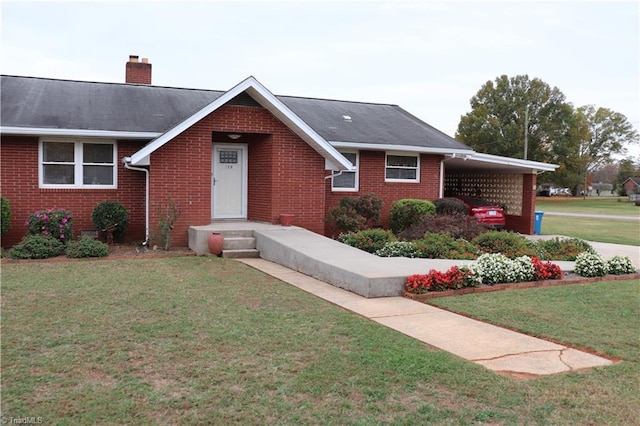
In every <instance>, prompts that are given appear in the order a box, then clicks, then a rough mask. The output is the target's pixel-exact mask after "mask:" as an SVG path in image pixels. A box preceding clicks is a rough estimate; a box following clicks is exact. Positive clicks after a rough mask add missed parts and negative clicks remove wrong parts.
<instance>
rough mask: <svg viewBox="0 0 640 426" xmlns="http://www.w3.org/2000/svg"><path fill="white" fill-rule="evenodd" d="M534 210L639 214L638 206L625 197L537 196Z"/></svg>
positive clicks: (622, 214) (623, 214)
mask: <svg viewBox="0 0 640 426" xmlns="http://www.w3.org/2000/svg"><path fill="white" fill-rule="evenodd" d="M536 210H542V211H546V212H558V213H583V214H606V215H615V216H640V207H637V206H636V205H635V204H634V203H630V202H629V200H628V198H627V197H587V198H586V199H582V197H537V198H536Z"/></svg>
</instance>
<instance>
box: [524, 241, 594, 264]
mask: <svg viewBox="0 0 640 426" xmlns="http://www.w3.org/2000/svg"><path fill="white" fill-rule="evenodd" d="M536 244H537V246H538V251H539V253H540V254H541V256H543V257H544V258H545V259H553V260H569V261H573V260H576V256H578V255H579V254H580V253H583V252H585V251H586V252H589V253H595V250H594V249H593V247H591V244H589V243H588V242H586V241H584V240H581V239H579V238H558V237H556V238H553V239H551V240H539V241H538V242H537V243H536Z"/></svg>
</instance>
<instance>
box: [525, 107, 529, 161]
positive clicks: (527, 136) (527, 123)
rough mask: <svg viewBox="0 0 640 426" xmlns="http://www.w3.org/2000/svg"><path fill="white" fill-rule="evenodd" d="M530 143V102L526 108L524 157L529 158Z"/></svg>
mask: <svg viewBox="0 0 640 426" xmlns="http://www.w3.org/2000/svg"><path fill="white" fill-rule="evenodd" d="M528 144H529V104H528V103H527V108H526V109H525V110H524V159H525V160H526V159H527V148H528V146H527V145H528Z"/></svg>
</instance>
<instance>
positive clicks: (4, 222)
mask: <svg viewBox="0 0 640 426" xmlns="http://www.w3.org/2000/svg"><path fill="white" fill-rule="evenodd" d="M0 204H2V216H0V228H1V229H0V236H4V234H6V232H7V231H8V230H9V227H10V226H11V203H10V202H9V200H7V199H6V198H4V197H0Z"/></svg>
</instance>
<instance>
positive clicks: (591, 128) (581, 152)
mask: <svg viewBox="0 0 640 426" xmlns="http://www.w3.org/2000/svg"><path fill="white" fill-rule="evenodd" d="M575 114H576V120H575V122H576V126H578V129H579V130H578V133H579V134H580V135H581V137H580V139H579V143H578V157H577V160H578V163H579V164H581V165H582V172H583V174H584V175H585V176H586V175H587V174H588V173H591V172H593V171H595V170H596V169H598V168H600V167H602V166H604V165H605V164H607V163H610V162H611V161H612V159H613V156H614V155H622V154H625V153H626V151H627V146H628V145H634V144H635V145H637V144H640V136H639V135H638V132H636V130H635V129H634V128H633V126H632V125H631V123H629V121H628V120H627V117H625V116H624V115H623V114H620V113H619V112H614V111H611V110H610V109H608V108H602V107H600V108H598V109H596V108H595V107H594V106H593V105H585V106H581V107H580V108H578V109H577V110H576V113H575Z"/></svg>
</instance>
